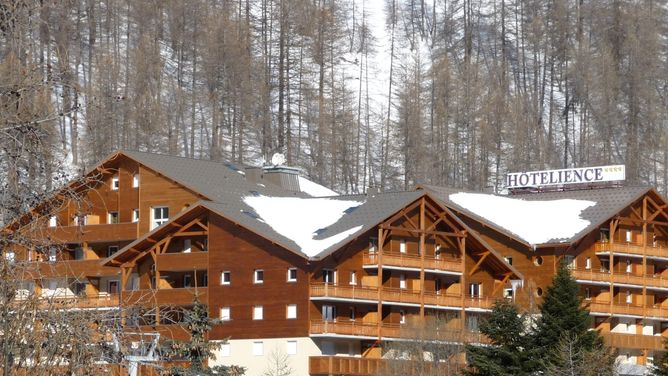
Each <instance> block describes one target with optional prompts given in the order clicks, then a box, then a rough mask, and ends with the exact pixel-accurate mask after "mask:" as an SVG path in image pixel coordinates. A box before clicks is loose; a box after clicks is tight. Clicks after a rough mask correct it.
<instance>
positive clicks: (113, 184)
mask: <svg viewBox="0 0 668 376" xmlns="http://www.w3.org/2000/svg"><path fill="white" fill-rule="evenodd" d="M120 186H121V182H120V180H118V175H114V176H113V177H112V178H111V189H112V190H114V191H116V190H118V188H119V187H120Z"/></svg>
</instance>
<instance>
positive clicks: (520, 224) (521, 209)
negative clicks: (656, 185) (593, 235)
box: [420, 185, 663, 246]
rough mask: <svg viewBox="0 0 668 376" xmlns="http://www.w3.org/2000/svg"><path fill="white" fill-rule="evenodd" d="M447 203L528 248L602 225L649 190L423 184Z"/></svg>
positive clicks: (566, 240) (573, 238)
mask: <svg viewBox="0 0 668 376" xmlns="http://www.w3.org/2000/svg"><path fill="white" fill-rule="evenodd" d="M420 187H421V188H423V189H426V190H427V191H429V192H431V193H432V194H433V195H434V196H435V197H437V198H438V199H439V200H441V201H442V202H443V203H444V204H445V205H446V206H448V207H450V208H452V209H454V210H455V211H456V212H458V213H460V214H463V215H464V216H465V217H468V218H470V219H472V220H474V221H477V222H480V223H483V224H484V225H485V226H488V227H490V228H493V229H495V230H496V231H498V232H501V233H503V234H506V235H508V236H510V237H512V238H514V239H516V240H517V241H519V242H522V243H524V244H526V245H527V246H540V245H552V244H559V243H562V244H570V243H573V242H575V241H577V240H578V239H581V238H582V237H583V236H585V235H586V234H588V233H590V232H591V231H594V230H595V229H596V228H598V227H599V226H602V225H604V223H606V222H608V221H609V220H610V219H611V218H612V217H613V216H614V215H616V214H617V213H619V212H621V211H622V210H624V209H626V208H627V207H628V206H629V205H631V204H632V203H633V202H635V201H636V200H639V199H640V198H641V197H643V195H645V194H648V193H650V192H652V194H654V195H656V199H658V200H661V201H663V198H661V197H660V195H658V193H656V191H654V190H653V189H652V188H650V187H646V186H628V187H615V188H599V189H588V190H573V191H553V192H540V193H530V194H523V195H517V196H505V195H497V194H487V193H480V192H464V191H462V190H460V189H455V188H448V187H439V186H432V185H421V186H420Z"/></svg>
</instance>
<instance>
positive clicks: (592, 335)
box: [533, 263, 607, 367]
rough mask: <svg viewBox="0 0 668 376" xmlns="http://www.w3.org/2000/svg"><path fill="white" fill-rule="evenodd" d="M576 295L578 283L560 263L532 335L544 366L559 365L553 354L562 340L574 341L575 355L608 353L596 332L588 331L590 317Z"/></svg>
mask: <svg viewBox="0 0 668 376" xmlns="http://www.w3.org/2000/svg"><path fill="white" fill-rule="evenodd" d="M578 293H579V288H578V285H577V282H576V281H575V279H573V277H572V276H571V274H570V272H569V270H568V268H567V267H566V264H564V263H562V264H561V265H560V266H559V270H558V271H557V274H556V275H555V276H554V279H553V280H552V285H551V286H550V287H548V289H547V293H546V294H545V300H544V301H543V304H542V305H541V306H540V312H541V317H540V319H539V320H538V323H537V327H536V331H535V332H534V341H533V342H534V347H535V348H536V350H537V351H538V354H539V355H540V356H541V357H542V362H543V365H544V366H546V367H547V366H550V365H556V366H559V359H558V357H555V356H553V355H554V354H555V353H557V352H558V350H559V346H560V343H562V341H563V339H564V338H572V339H575V341H576V342H575V343H574V348H575V350H577V351H576V352H577V353H578V354H586V353H588V352H596V351H607V350H606V348H605V346H604V344H603V340H602V338H601V336H600V335H599V334H598V332H597V331H594V330H590V328H591V317H590V316H589V311H587V310H586V309H584V308H583V307H582V298H580V296H579V295H578ZM576 360H581V359H576Z"/></svg>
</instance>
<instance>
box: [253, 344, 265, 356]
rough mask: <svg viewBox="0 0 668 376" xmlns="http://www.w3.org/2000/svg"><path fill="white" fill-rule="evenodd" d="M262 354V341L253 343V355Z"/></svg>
mask: <svg viewBox="0 0 668 376" xmlns="http://www.w3.org/2000/svg"><path fill="white" fill-rule="evenodd" d="M263 354H264V343H262V341H257V342H253V355H255V356H262V355H263Z"/></svg>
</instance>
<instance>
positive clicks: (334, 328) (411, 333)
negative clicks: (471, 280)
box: [310, 320, 489, 343]
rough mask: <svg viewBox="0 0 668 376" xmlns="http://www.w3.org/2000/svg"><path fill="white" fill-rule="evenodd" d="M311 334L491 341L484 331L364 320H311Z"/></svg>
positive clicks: (456, 341) (461, 341) (459, 341)
mask: <svg viewBox="0 0 668 376" xmlns="http://www.w3.org/2000/svg"><path fill="white" fill-rule="evenodd" d="M310 332H311V334H316V335H317V334H337V335H347V336H361V337H378V335H379V333H380V336H381V337H383V338H420V339H424V340H439V341H452V342H455V343H489V340H488V339H487V337H485V336H484V335H483V334H482V333H476V332H470V331H467V330H462V329H458V328H451V327H444V328H441V329H439V328H436V329H431V328H430V329H428V330H424V329H422V328H420V327H415V326H412V325H407V324H405V325H401V324H391V323H380V324H379V323H375V322H362V321H321V320H314V321H311V326H310Z"/></svg>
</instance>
